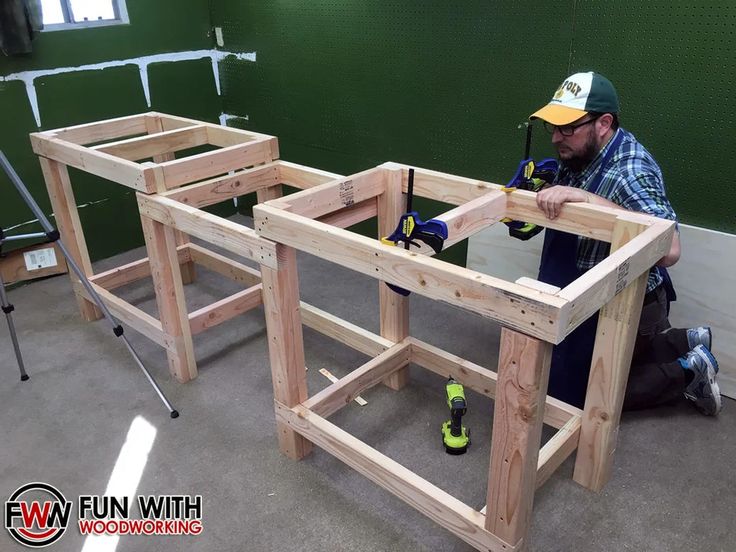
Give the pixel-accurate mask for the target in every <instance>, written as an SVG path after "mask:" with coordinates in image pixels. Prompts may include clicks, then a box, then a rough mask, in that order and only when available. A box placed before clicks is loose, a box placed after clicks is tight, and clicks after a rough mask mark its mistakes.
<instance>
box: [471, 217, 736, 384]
mask: <svg viewBox="0 0 736 552" xmlns="http://www.w3.org/2000/svg"><path fill="white" fill-rule="evenodd" d="M680 229H681V241H682V258H681V259H680V262H678V263H677V264H676V265H675V266H674V267H672V268H671V269H670V274H671V276H672V280H673V282H674V284H675V289H676V290H677V295H678V299H677V301H676V302H675V303H673V304H672V310H671V313H670V322H671V323H672V325H673V326H675V327H682V328H687V327H693V326H700V325H708V326H711V327H712V328H713V353H714V354H715V356H716V358H717V359H718V362H719V365H720V374H719V376H720V377H719V385H720V387H721V393H722V394H723V395H726V396H729V397H731V398H736V236H734V235H732V234H724V233H722V232H714V231H712V230H707V229H703V228H697V227H694V226H687V225H680ZM543 238H544V234H539V235H538V236H536V237H534V238H532V239H531V240H529V241H527V242H522V241H520V240H517V239H514V238H511V237H509V236H508V231H507V228H506V226H505V225H503V224H496V225H494V226H492V227H491V228H489V229H487V230H484V231H483V232H480V233H478V234H476V235H475V236H473V237H472V238H471V239H470V243H469V245H468V268H472V269H473V270H478V271H479V272H483V273H486V274H490V275H492V276H498V277H500V278H503V279H505V280H509V281H514V280H516V279H517V278H519V277H521V276H528V277H530V278H536V276H537V269H538V267H539V256H540V254H541V251H542V241H543Z"/></svg>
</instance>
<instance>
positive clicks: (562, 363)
mask: <svg viewBox="0 0 736 552" xmlns="http://www.w3.org/2000/svg"><path fill="white" fill-rule="evenodd" d="M618 113H619V102H618V95H617V94H616V90H615V88H614V87H613V84H611V82H610V81H609V80H608V79H606V78H605V77H603V76H602V75H600V74H597V73H594V72H588V73H576V74H574V75H571V76H570V77H568V78H567V79H565V81H564V82H563V83H562V84H561V85H560V87H559V88H558V89H557V91H556V92H555V94H554V96H553V98H552V100H551V101H550V103H549V104H547V105H546V106H544V107H543V108H541V109H540V110H539V111H537V112H535V113H534V114H532V115H531V116H530V117H529V118H530V119H542V120H543V121H544V125H545V127H546V128H547V130H548V131H549V132H550V133H551V134H552V143H553V144H554V146H555V147H556V149H557V153H558V156H559V159H560V170H559V172H558V174H557V177H556V178H555V185H553V186H551V187H547V188H545V189H543V190H541V191H540V192H539V193H538V194H537V205H538V206H539V208H540V209H541V210H542V211H544V213H545V215H546V216H547V217H548V218H549V219H555V218H556V217H557V216H558V215H559V214H560V209H561V208H562V205H563V204H564V203H570V202H583V203H591V204H595V205H605V206H608V207H614V208H619V209H620V208H623V209H628V210H632V211H641V212H644V213H647V214H650V215H653V216H656V217H661V218H666V219H670V220H676V215H675V212H674V210H673V209H672V205H670V202H669V200H668V199H667V196H666V194H665V187H664V183H663V179H662V173H661V171H660V169H659V166H658V165H657V163H656V161H655V160H654V158H653V157H652V156H651V154H650V153H649V152H648V151H647V150H646V149H645V148H644V146H642V145H641V144H640V143H639V142H638V141H637V140H636V138H635V137H634V136H633V135H632V134H631V133H630V132H628V131H626V130H624V129H623V128H621V127H620V126H619V121H618ZM609 250H610V245H609V244H608V243H604V242H600V241H596V240H592V239H588V238H582V237H578V236H575V235H572V234H567V233H565V232H560V231H556V230H551V229H547V230H546V231H545V239H544V247H543V250H542V259H541V263H540V269H539V280H541V281H543V282H546V283H549V284H552V285H555V286H559V287H564V286H566V285H567V284H569V283H570V282H572V281H573V280H575V279H577V278H578V277H579V276H581V275H582V274H583V273H585V271H587V270H588V269H590V268H592V267H593V266H595V265H596V264H598V263H599V262H600V261H602V260H603V259H604V258H606V257H607V256H608V253H609ZM679 258H680V238H679V230H678V231H677V232H675V236H674V238H673V240H672V247H671V249H670V251H669V253H668V254H667V255H666V256H665V257H663V258H662V259H661V260H660V261H659V262H658V263H657V266H656V267H654V268H652V270H651V271H650V273H649V279H648V281H647V289H646V295H645V297H644V306H643V308H642V314H641V319H640V321H639V329H638V334H637V339H636V345H635V347H634V355H633V360H632V365H631V371H630V375H629V382H628V385H627V389H626V397H625V401H624V409H635V408H646V407H651V406H656V405H659V404H663V403H668V402H671V401H673V400H675V399H677V398H681V397H683V396H684V397H685V398H687V399H689V400H691V401H692V402H693V404H694V405H695V406H696V407H697V408H698V410H700V411H701V412H702V413H704V414H707V415H711V416H714V415H716V414H718V412H719V411H720V409H721V396H720V393H719V389H718V383H717V382H716V373H717V372H718V363H717V362H716V359H715V358H714V357H713V355H712V354H711V352H710V348H711V340H712V336H711V331H710V328H706V327H700V328H693V329H687V330H686V329H676V328H672V327H671V326H670V323H669V320H668V319H667V315H668V313H669V302H670V301H671V300H674V298H675V294H674V289H673V288H672V284H671V282H670V280H669V276H668V275H667V271H666V267H668V266H672V265H673V264H675V263H676V262H677V261H678V259H679ZM597 318H598V317H597V316H596V315H594V316H592V317H591V318H590V319H589V320H587V321H586V322H585V323H584V324H582V325H581V326H580V327H579V328H577V329H576V330H575V331H574V332H573V333H572V334H570V336H568V338H567V339H565V341H563V342H562V343H561V344H560V345H558V346H556V347H555V349H554V352H553V358H552V368H551V373H550V384H549V393H550V395H552V396H554V397H557V398H559V399H561V400H564V401H566V402H568V403H570V404H573V405H575V406H578V407H582V406H583V402H584V398H585V392H586V387H587V382H588V374H589V371H590V363H591V358H592V354H593V344H594V341H595V331H596V326H597Z"/></svg>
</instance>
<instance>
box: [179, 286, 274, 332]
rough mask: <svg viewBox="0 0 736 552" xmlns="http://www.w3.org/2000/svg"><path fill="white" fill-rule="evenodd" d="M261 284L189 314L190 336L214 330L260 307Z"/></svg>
mask: <svg viewBox="0 0 736 552" xmlns="http://www.w3.org/2000/svg"><path fill="white" fill-rule="evenodd" d="M261 289H262V286H261V284H257V285H255V286H252V287H249V288H248V289H244V290H243V291H239V292H237V293H234V294H232V295H230V296H229V297H225V298H224V299H220V300H219V301H215V302H214V303H212V304H210V305H207V306H206V307H202V308H201V309H197V310H196V311H194V312H192V313H190V314H189V327H190V328H191V331H192V335H197V334H198V333H202V332H203V331H205V330H208V329H210V328H214V327H215V326H218V325H220V324H222V323H223V322H227V321H228V320H230V319H231V318H234V317H236V316H238V315H239V314H243V313H244V312H248V311H249V310H250V309H253V308H255V307H257V306H259V305H261V303H262V300H261Z"/></svg>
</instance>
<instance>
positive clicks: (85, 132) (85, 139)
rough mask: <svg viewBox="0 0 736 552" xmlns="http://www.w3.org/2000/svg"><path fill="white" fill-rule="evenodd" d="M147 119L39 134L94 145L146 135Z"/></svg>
mask: <svg viewBox="0 0 736 552" xmlns="http://www.w3.org/2000/svg"><path fill="white" fill-rule="evenodd" d="M145 117H146V116H145V114H140V115H130V116H127V117H118V118H116V119H108V120H106V121H98V122H95V123H85V124H83V125H75V126H70V127H64V128H57V129H54V130H49V131H45V132H41V133H39V134H41V135H43V136H46V137H48V138H58V139H59V140H64V141H66V142H72V143H74V144H79V145H85V144H93V143H95V142H102V141H103V140H115V139H116V138H122V137H123V136H133V135H134V134H145V133H146V132H147V131H146V121H145Z"/></svg>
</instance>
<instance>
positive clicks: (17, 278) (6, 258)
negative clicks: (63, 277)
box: [0, 243, 68, 285]
mask: <svg viewBox="0 0 736 552" xmlns="http://www.w3.org/2000/svg"><path fill="white" fill-rule="evenodd" d="M39 249H53V251H54V255H55V256H56V264H55V265H54V266H48V267H45V268H34V269H31V270H28V267H27V266H26V258H25V254H26V253H30V252H32V251H38V250H39ZM67 272H68V270H67V267H66V259H64V254H63V253H62V252H61V249H59V246H58V245H57V244H55V243H40V244H37V245H31V246H27V247H23V248H21V249H16V250H14V251H11V252H10V253H5V254H3V256H2V257H0V274H2V277H3V282H5V284H6V285H10V284H13V283H15V282H25V281H27V280H34V279H36V278H44V277H46V276H53V275H55V274H66V273H67Z"/></svg>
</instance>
